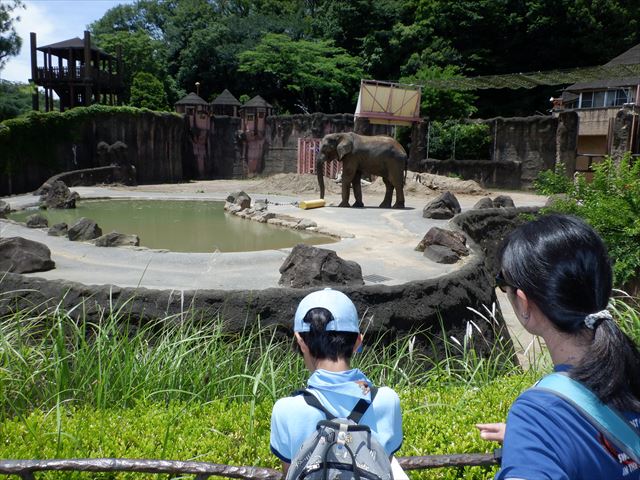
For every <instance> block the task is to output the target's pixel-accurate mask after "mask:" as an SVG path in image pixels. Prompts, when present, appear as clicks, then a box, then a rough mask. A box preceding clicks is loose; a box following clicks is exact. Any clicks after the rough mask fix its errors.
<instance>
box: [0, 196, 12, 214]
mask: <svg viewBox="0 0 640 480" xmlns="http://www.w3.org/2000/svg"><path fill="white" fill-rule="evenodd" d="M10 211H11V207H10V206H9V204H8V203H7V202H3V201H2V200H0V218H7V215H9V212H10Z"/></svg>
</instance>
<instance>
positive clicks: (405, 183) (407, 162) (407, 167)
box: [402, 155, 409, 187]
mask: <svg viewBox="0 0 640 480" xmlns="http://www.w3.org/2000/svg"><path fill="white" fill-rule="evenodd" d="M408 169H409V157H407V156H406V155H405V157H404V178H403V179H402V186H403V187H404V186H406V185H407V170H408Z"/></svg>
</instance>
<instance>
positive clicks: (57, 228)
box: [47, 222, 69, 237]
mask: <svg viewBox="0 0 640 480" xmlns="http://www.w3.org/2000/svg"><path fill="white" fill-rule="evenodd" d="M68 233H69V226H68V225H67V224H66V223H64V222H61V223H56V224H55V225H53V226H52V227H51V228H49V231H48V232H47V235H51V236H52V237H66V236H67V234H68Z"/></svg>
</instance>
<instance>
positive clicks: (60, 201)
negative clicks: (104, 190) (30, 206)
mask: <svg viewBox="0 0 640 480" xmlns="http://www.w3.org/2000/svg"><path fill="white" fill-rule="evenodd" d="M38 193H39V195H40V207H41V208H76V200H77V199H79V198H80V195H78V193H77V192H72V191H71V190H69V187H67V185H66V184H65V183H64V182H63V181H62V180H55V181H54V182H52V183H44V184H43V185H42V186H41V187H40V189H39V190H38Z"/></svg>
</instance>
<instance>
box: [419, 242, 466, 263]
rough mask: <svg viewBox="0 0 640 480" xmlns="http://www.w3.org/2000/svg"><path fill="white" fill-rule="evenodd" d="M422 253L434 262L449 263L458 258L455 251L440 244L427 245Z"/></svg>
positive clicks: (454, 261)
mask: <svg viewBox="0 0 640 480" xmlns="http://www.w3.org/2000/svg"><path fill="white" fill-rule="evenodd" d="M423 255H424V256H425V257H427V258H428V259H429V260H431V261H433V262H436V263H444V264H451V263H456V262H457V261H458V260H460V257H459V256H458V254H457V253H456V252H454V251H453V250H451V249H450V248H447V247H443V246H442V245H429V246H428V247H427V248H425V249H424V253H423Z"/></svg>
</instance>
